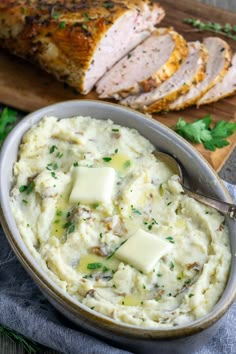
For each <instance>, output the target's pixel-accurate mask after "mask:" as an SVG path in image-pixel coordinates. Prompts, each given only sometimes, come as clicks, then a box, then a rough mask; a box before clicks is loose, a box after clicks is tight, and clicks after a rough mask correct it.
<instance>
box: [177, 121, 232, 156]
mask: <svg viewBox="0 0 236 354" xmlns="http://www.w3.org/2000/svg"><path fill="white" fill-rule="evenodd" d="M211 125H212V118H211V116H210V115H206V116H205V117H204V118H202V119H198V120H196V121H195V122H194V123H188V122H185V120H184V119H183V118H181V117H180V118H179V121H178V123H177V124H176V126H175V128H174V130H175V131H176V132H177V133H178V134H179V135H181V136H182V137H184V138H185V139H187V140H189V141H191V142H193V143H202V144H203V145H204V147H205V149H207V150H211V151H215V150H216V149H217V148H218V149H220V148H223V147H224V146H227V145H229V144H230V143H229V141H228V140H226V138H228V137H229V136H230V135H232V134H233V133H234V132H235V131H236V123H231V122H226V121H225V120H220V121H218V122H217V123H216V124H215V125H214V127H213V128H211Z"/></svg>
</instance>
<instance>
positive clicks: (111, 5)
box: [103, 1, 115, 9]
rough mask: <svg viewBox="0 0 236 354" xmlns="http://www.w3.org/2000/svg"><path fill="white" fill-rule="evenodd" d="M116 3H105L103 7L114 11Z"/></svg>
mask: <svg viewBox="0 0 236 354" xmlns="http://www.w3.org/2000/svg"><path fill="white" fill-rule="evenodd" d="M114 6H115V5H114V3H113V2H111V1H104V2H103V7H105V9H112V8H113V7H114Z"/></svg>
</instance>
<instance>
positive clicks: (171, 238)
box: [166, 236, 175, 243]
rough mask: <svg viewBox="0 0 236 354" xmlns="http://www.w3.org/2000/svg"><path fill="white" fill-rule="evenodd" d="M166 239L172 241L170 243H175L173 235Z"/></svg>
mask: <svg viewBox="0 0 236 354" xmlns="http://www.w3.org/2000/svg"><path fill="white" fill-rule="evenodd" d="M166 240H168V241H170V243H175V241H174V239H173V237H172V236H169V237H166Z"/></svg>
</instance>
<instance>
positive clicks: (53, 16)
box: [52, 12, 60, 20]
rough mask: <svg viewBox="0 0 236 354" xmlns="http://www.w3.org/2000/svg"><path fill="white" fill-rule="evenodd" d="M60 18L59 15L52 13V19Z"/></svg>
mask: <svg viewBox="0 0 236 354" xmlns="http://www.w3.org/2000/svg"><path fill="white" fill-rule="evenodd" d="M59 17H60V13H59V12H54V13H53V15H52V18H54V19H55V20H57V19H58V18H59Z"/></svg>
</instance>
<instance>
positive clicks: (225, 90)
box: [197, 54, 236, 106]
mask: <svg viewBox="0 0 236 354" xmlns="http://www.w3.org/2000/svg"><path fill="white" fill-rule="evenodd" d="M235 93H236V54H234V56H233V59H232V62H231V66H230V68H229V70H228V71H227V73H226V75H225V76H224V77H223V79H222V81H220V82H219V83H218V84H216V85H215V86H214V87H212V89H210V90H209V91H208V92H207V93H206V94H205V95H204V96H203V97H202V98H201V99H200V100H199V101H198V102H197V105H198V106H201V105H203V104H208V103H212V102H216V101H218V100H220V99H222V98H224V97H228V96H231V95H233V94H235Z"/></svg>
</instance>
